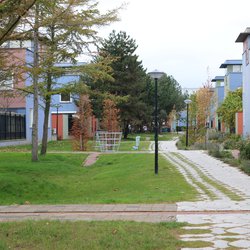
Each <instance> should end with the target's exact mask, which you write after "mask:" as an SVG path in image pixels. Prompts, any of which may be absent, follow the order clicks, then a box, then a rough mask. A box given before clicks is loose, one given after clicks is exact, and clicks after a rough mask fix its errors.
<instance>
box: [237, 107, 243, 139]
mask: <svg viewBox="0 0 250 250" xmlns="http://www.w3.org/2000/svg"><path fill="white" fill-rule="evenodd" d="M237 124H238V126H237V131H236V133H237V134H238V135H242V134H243V112H238V113H237Z"/></svg>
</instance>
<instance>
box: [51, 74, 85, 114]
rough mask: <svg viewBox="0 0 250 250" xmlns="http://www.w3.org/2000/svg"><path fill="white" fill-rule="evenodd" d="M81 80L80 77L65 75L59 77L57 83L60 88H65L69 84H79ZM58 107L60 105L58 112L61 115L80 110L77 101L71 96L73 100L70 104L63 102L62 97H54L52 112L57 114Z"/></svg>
mask: <svg viewBox="0 0 250 250" xmlns="http://www.w3.org/2000/svg"><path fill="white" fill-rule="evenodd" d="M79 79H80V76H78V75H65V76H61V77H59V78H58V79H57V80H56V81H57V82H58V86H59V85H60V86H63V85H66V84H69V83H75V82H78V81H79ZM56 105H59V108H58V111H59V113H67V112H68V113H74V112H76V111H77V110H78V108H77V106H76V104H75V100H74V98H73V96H71V100H70V101H69V102H63V101H61V95H60V94H59V95H54V96H53V97H52V102H51V112H52V113H55V112H56V111H57V108H56Z"/></svg>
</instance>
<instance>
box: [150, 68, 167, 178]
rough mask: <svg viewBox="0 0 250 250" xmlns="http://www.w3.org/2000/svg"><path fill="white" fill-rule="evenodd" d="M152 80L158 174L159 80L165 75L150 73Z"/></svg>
mask: <svg viewBox="0 0 250 250" xmlns="http://www.w3.org/2000/svg"><path fill="white" fill-rule="evenodd" d="M148 74H149V75H150V77H151V78H153V79H154V80H155V117H154V118H155V124H154V129H155V174H158V93H157V92H158V89H157V87H158V79H160V78H161V77H162V76H163V75H164V74H165V73H164V72H159V71H158V70H155V71H153V72H149V73H148Z"/></svg>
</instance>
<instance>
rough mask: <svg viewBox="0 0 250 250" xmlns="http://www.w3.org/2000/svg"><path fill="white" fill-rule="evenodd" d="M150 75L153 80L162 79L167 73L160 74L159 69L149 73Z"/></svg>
mask: <svg viewBox="0 0 250 250" xmlns="http://www.w3.org/2000/svg"><path fill="white" fill-rule="evenodd" d="M148 74H149V75H150V77H151V78H153V79H160V78H161V77H162V76H163V75H164V74H165V73H164V72H160V71H158V70H157V69H156V70H154V71H152V72H149V73H148Z"/></svg>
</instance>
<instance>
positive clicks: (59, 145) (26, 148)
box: [0, 133, 177, 152]
mask: <svg viewBox="0 0 250 250" xmlns="http://www.w3.org/2000/svg"><path fill="white" fill-rule="evenodd" d="M138 135H139V136H140V137H141V138H140V146H139V150H143V151H144V150H148V147H149V144H150V141H154V134H152V133H151V134H145V133H144V134H129V136H128V139H126V140H124V139H122V141H121V145H120V150H119V151H132V150H133V146H135V137H136V136H138ZM176 136H177V134H176V133H162V134H160V135H159V141H168V140H172V139H173V138H174V137H176ZM39 148H40V146H39ZM50 151H69V152H71V151H73V148H72V142H71V141H70V140H62V141H50V142H48V152H50ZM87 151H96V149H95V141H92V140H90V141H89V142H88V149H87ZM0 152H31V144H27V145H19V146H8V147H0Z"/></svg>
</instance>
